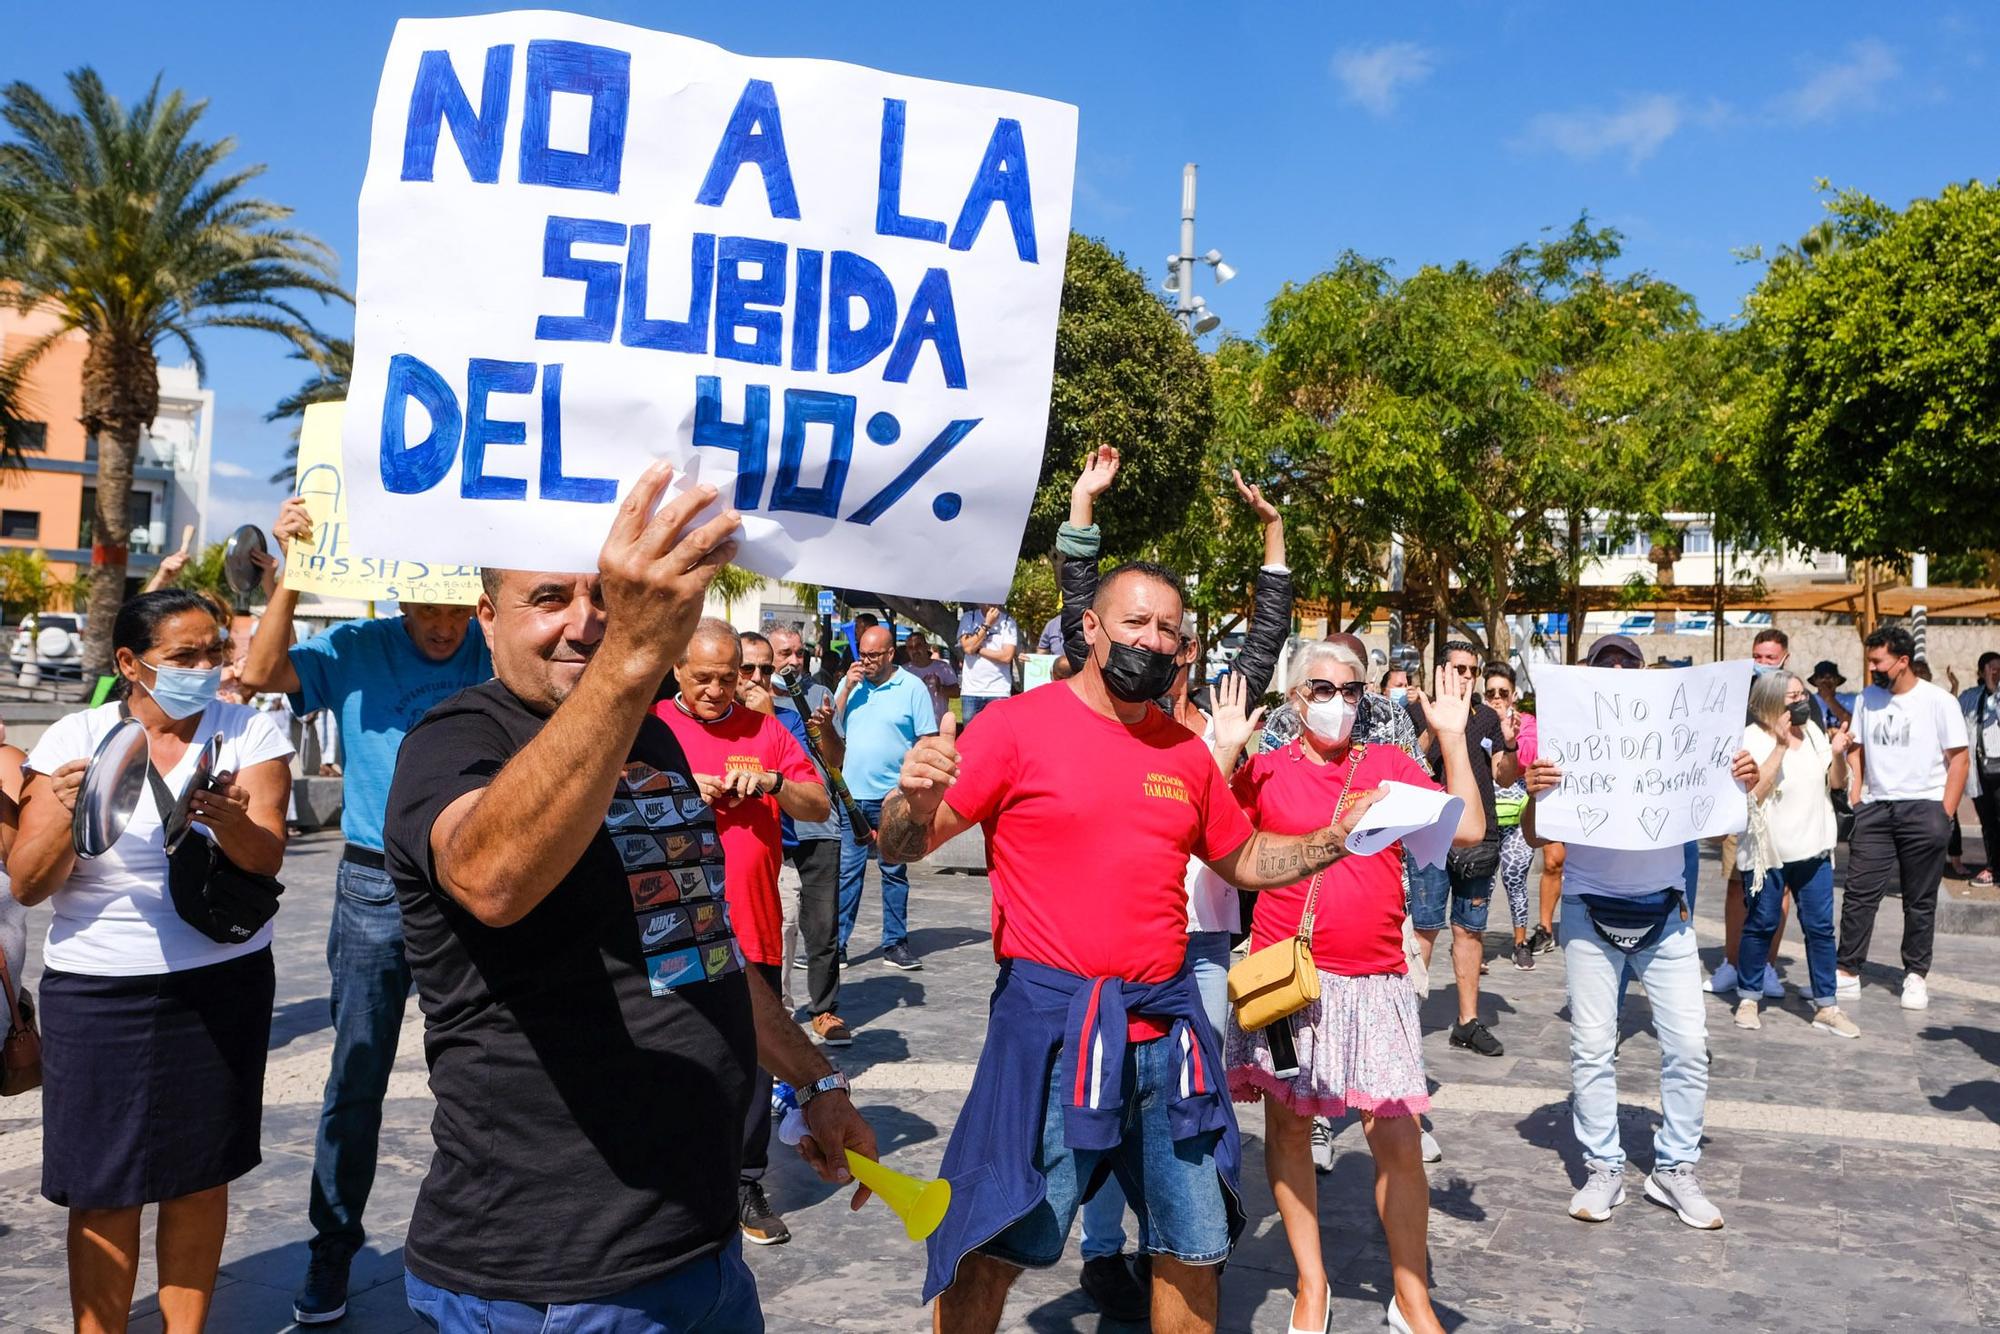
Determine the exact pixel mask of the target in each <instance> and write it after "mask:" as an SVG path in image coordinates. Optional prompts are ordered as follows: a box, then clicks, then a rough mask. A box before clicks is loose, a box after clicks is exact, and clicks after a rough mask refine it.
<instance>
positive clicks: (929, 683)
mask: <svg viewBox="0 0 2000 1334" xmlns="http://www.w3.org/2000/svg"><path fill="white" fill-rule="evenodd" d="M903 670H904V671H906V672H908V673H909V674H910V675H911V676H914V677H916V678H917V679H918V680H919V681H922V682H923V683H924V689H926V690H928V691H930V692H931V707H932V708H933V709H936V710H937V716H938V721H939V722H943V721H944V716H945V715H946V714H947V713H950V712H951V701H950V700H949V699H947V698H946V697H945V693H944V692H945V691H947V690H949V689H951V688H952V687H953V686H955V685H957V684H958V673H957V672H955V671H953V670H952V669H951V664H950V663H948V662H946V661H945V660H944V659H943V658H932V659H931V660H930V661H929V662H927V663H925V664H924V665H923V666H921V667H919V666H917V665H916V664H915V663H913V662H911V663H905V664H903Z"/></svg>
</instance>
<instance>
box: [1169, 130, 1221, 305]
mask: <svg viewBox="0 0 2000 1334" xmlns="http://www.w3.org/2000/svg"><path fill="white" fill-rule="evenodd" d="M1194 173H1195V167H1194V163H1192V162H1190V163H1188V164H1187V165H1186V166H1185V167H1182V168H1181V248H1180V250H1179V251H1178V252H1177V253H1175V254H1172V255H1168V256H1167V280H1166V281H1165V282H1164V283H1162V284H1161V287H1162V288H1163V289H1164V290H1165V291H1168V292H1171V293H1173V294H1174V296H1175V298H1176V300H1175V302H1174V318H1175V319H1177V320H1179V321H1180V322H1181V328H1183V329H1186V330H1187V331H1188V332H1189V333H1191V334H1194V335H1196V336H1197V337H1199V336H1200V335H1202V334H1205V333H1207V332H1209V331H1210V330H1212V329H1215V328H1218V327H1220V325H1221V324H1222V317H1221V316H1220V315H1217V314H1216V313H1215V312H1214V311H1212V310H1210V309H1209V308H1208V303H1207V302H1206V301H1204V300H1202V299H1201V298H1200V297H1198V296H1196V295H1195V294H1194V266H1195V265H1196V264H1197V263H1201V264H1206V265H1208V267H1209V268H1210V269H1212V270H1214V272H1215V281H1216V282H1217V283H1226V282H1228V281H1229V280H1230V279H1231V278H1234V277H1235V276H1236V270H1235V269H1234V268H1232V267H1231V266H1229V265H1228V264H1225V263H1223V262H1222V252H1221V251H1220V250H1210V251H1208V252H1207V253H1205V254H1196V253H1195V248H1194Z"/></svg>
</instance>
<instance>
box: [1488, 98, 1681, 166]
mask: <svg viewBox="0 0 2000 1334" xmlns="http://www.w3.org/2000/svg"><path fill="white" fill-rule="evenodd" d="M1684 119H1685V113H1684V111H1683V109H1682V107H1681V103H1680V99H1679V98H1676V97H1672V96H1669V95H1668V94H1666V93H1650V94H1647V95H1645V96H1643V97H1628V98H1626V99H1625V101H1624V102H1623V103H1621V104H1620V105H1619V107H1618V108H1617V110H1615V111H1593V110H1581V111H1544V112H1542V113H1541V114H1540V115H1538V116H1535V117H1533V118H1532V119H1530V120H1529V121H1528V125H1527V128H1526V129H1525V130H1523V131H1522V133H1521V135H1520V137H1519V138H1518V139H1517V140H1515V146H1516V147H1517V148H1523V149H1529V150H1538V149H1553V150H1554V151H1555V152H1558V153H1561V154H1563V155H1564V156H1565V157H1572V158H1576V159H1578V160H1579V161H1589V160H1590V159H1592V158H1598V157H1602V156H1604V155H1605V154H1607V153H1622V154H1624V155H1625V161H1626V165H1628V166H1634V167H1636V166H1638V165H1639V164H1640V163H1641V162H1644V161H1645V160H1646V159H1647V158H1649V157H1651V156H1652V155H1653V154H1654V153H1655V152H1657V151H1658V150H1659V147H1660V145H1661V144H1664V143H1665V142H1666V141H1667V140H1669V139H1671V138H1673V136H1674V133H1675V131H1677V130H1679V129H1680V128H1681V124H1682V122H1683V120H1684Z"/></svg>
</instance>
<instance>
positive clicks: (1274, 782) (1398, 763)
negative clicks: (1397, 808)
mask: <svg viewBox="0 0 2000 1334" xmlns="http://www.w3.org/2000/svg"><path fill="white" fill-rule="evenodd" d="M1362 671H1363V668H1362V663H1361V659H1360V658H1359V657H1357V656H1356V655H1355V653H1354V652H1353V650H1351V649H1349V648H1348V647H1347V646H1346V645H1344V644H1335V643H1328V642H1325V641H1320V642H1317V643H1310V644H1306V645H1304V646H1303V647H1301V648H1300V649H1299V650H1298V652H1297V653H1296V654H1295V655H1294V656H1293V658H1292V663H1291V667H1290V670H1289V672H1288V673H1287V684H1288V687H1289V688H1288V689H1287V691H1286V697H1287V699H1288V700H1290V701H1291V702H1292V703H1293V704H1294V705H1295V706H1296V707H1297V709H1298V712H1299V716H1300V719H1301V721H1302V722H1303V725H1304V730H1303V734H1302V735H1301V736H1299V737H1298V738H1297V739H1296V740H1294V741H1292V742H1290V743H1288V744H1286V745H1284V746H1282V747H1280V748H1279V749H1277V750H1271V751H1265V752H1264V753H1262V754H1260V755H1258V756H1257V757H1256V758H1255V759H1253V760H1251V761H1250V763H1249V764H1247V765H1245V766H1244V767H1243V768H1242V769H1241V770H1239V771H1238V773H1237V775H1236V778H1235V781H1234V783H1233V785H1232V786H1233V788H1234V790H1235V792H1236V797H1237V800H1239V801H1240V802H1242V804H1243V808H1244V810H1245V811H1246V812H1247V813H1248V814H1249V816H1250V819H1251V822H1252V823H1253V824H1255V825H1256V826H1257V827H1258V828H1259V829H1268V830H1271V831H1272V832H1274V833H1284V832H1292V831H1305V830H1311V829H1317V828H1321V827H1323V826H1324V825H1325V823H1326V821H1327V819H1328V818H1330V817H1331V816H1332V815H1333V814H1334V812H1335V811H1336V809H1337V808H1339V807H1341V806H1344V805H1345V804H1346V803H1347V802H1348V801H1350V800H1351V799H1352V798H1353V797H1355V796H1357V795H1359V794H1360V793H1363V792H1367V791H1369V790H1371V789H1373V788H1375V787H1377V786H1379V785H1380V784H1382V783H1384V782H1388V781H1392V780H1393V781H1395V782H1399V783H1408V784H1410V785H1412V786H1415V787H1424V788H1429V789H1431V790H1433V791H1435V790H1436V789H1437V786H1438V785H1437V784H1436V783H1434V782H1432V781H1431V778H1430V776H1429V775H1428V774H1426V773H1425V772H1424V769H1423V767H1422V766H1421V765H1419V764H1418V763H1417V762H1416V761H1415V760H1413V759H1411V758H1410V757H1409V756H1408V755H1407V754H1405V753H1404V752H1403V751H1401V750H1400V749H1398V748H1396V747H1394V746H1387V745H1373V746H1371V745H1368V744H1366V743H1365V742H1356V741H1355V739H1354V736H1353V733H1354V720H1355V716H1356V713H1357V712H1358V710H1359V708H1360V706H1361V701H1362V696H1363V693H1364V691H1365V690H1366V685H1365V683H1364V682H1363V679H1362ZM1472 688H1473V678H1472V677H1463V676H1458V675H1455V674H1451V673H1447V672H1442V671H1441V672H1439V673H1438V680H1437V691H1436V693H1435V694H1434V695H1432V696H1431V697H1429V698H1427V699H1425V700H1424V702H1423V708H1424V714H1425V720H1426V723H1427V725H1428V726H1429V728H1430V730H1431V732H1432V733H1433V734H1434V735H1435V736H1436V737H1437V738H1438V743H1439V747H1440V749H1441V751H1442V752H1443V758H1444V769H1445V788H1446V790H1447V791H1449V792H1450V793H1451V794H1452V795H1453V796H1455V797H1457V798H1459V800H1460V802H1461V803H1462V805H1461V809H1460V815H1459V819H1458V825H1457V828H1456V829H1454V830H1453V833H1452V842H1453V844H1454V845H1456V846H1459V847H1470V846H1472V845H1474V844H1477V843H1479V842H1480V841H1481V840H1482V839H1483V838H1484V837H1485V833H1486V814H1485V805H1484V803H1483V802H1482V801H1481V799H1480V793H1479V789H1478V786H1477V782H1476V780H1475V779H1474V778H1473V774H1472V765H1471V761H1470V759H1469V758H1468V757H1467V754H1466V748H1465V725H1466V719H1467V717H1468V715H1469V713H1470V706H1471V695H1472ZM1401 866H1402V848H1401V846H1400V845H1399V844H1391V845H1390V846H1389V847H1387V848H1384V849H1382V850H1381V851H1379V852H1376V853H1373V854H1371V855H1369V856H1365V857H1364V856H1356V855H1352V854H1349V855H1347V856H1343V857H1341V858H1340V859H1339V860H1337V861H1335V862H1334V863H1333V864H1332V865H1331V866H1329V867H1327V868H1326V870H1325V871H1324V872H1322V873H1321V874H1320V875H1319V876H1318V877H1315V880H1316V881H1317V892H1316V893H1313V882H1312V881H1307V880H1301V881H1299V882H1298V883H1296V884H1292V885H1287V886H1285V887H1284V888H1282V889H1267V890H1264V891H1263V892H1262V893H1261V894H1259V895H1258V896H1257V907H1256V911H1255V913H1254V914H1253V917H1252V922H1251V929H1250V947H1251V948H1252V949H1253V950H1257V949H1262V948H1264V947H1266V946H1268V945H1272V944H1276V943H1278V942H1280V941H1283V940H1286V939H1288V938H1290V937H1292V936H1294V935H1296V934H1297V933H1298V930H1299V924H1300V921H1301V920H1302V918H1303V917H1304V914H1305V905H1306V899H1307V896H1308V894H1309V893H1313V902H1314V909H1313V914H1314V925H1313V932H1312V950H1313V962H1314V965H1315V967H1316V968H1317V969H1318V972H1319V985H1320V997H1319V999H1318V1000H1317V1001H1315V1002H1313V1003H1312V1004H1310V1005H1308V1006H1307V1007H1306V1008H1305V1009H1303V1010H1301V1011H1299V1012H1298V1013H1297V1014H1295V1015H1293V1016H1292V1017H1291V1018H1290V1019H1289V1020H1285V1021H1282V1022H1286V1023H1288V1024H1290V1026H1291V1029H1292V1037H1293V1043H1294V1046H1295V1047H1296V1048H1297V1073H1296V1074H1290V1075H1286V1074H1280V1073H1279V1068H1278V1066H1277V1065H1276V1064H1275V1063H1274V1062H1273V1059H1272V1055H1271V1049H1270V1044H1269V1041H1268V1039H1267V1036H1266V1033H1265V1031H1264V1030H1257V1031H1255V1032H1245V1031H1244V1030H1243V1029H1242V1027H1241V1026H1240V1025H1238V1024H1237V1023H1236V1021H1235V1017H1234V1015H1232V1016H1231V1019H1230V1024H1229V1032H1228V1045H1227V1064H1228V1066H1229V1088H1230V1092H1231V1094H1232V1095H1233V1096H1234V1097H1235V1098H1236V1099H1237V1101H1239V1102H1254V1101H1257V1100H1259V1099H1262V1101H1263V1103H1264V1129H1265V1139H1264V1165H1265V1170H1266V1171H1267V1172H1268V1173H1269V1175H1270V1180H1271V1193H1272V1195H1273V1196H1274V1197H1275V1198H1276V1200H1277V1203H1278V1214H1279V1217H1280V1218H1281V1219H1282V1220H1283V1222H1284V1225H1285V1237H1286V1240H1287V1241H1288V1242H1290V1244H1291V1248H1292V1258H1293V1260H1294V1262H1295V1263H1296V1264H1297V1266H1298V1274H1299V1278H1298V1295H1297V1298H1296V1299H1295V1300H1294V1302H1293V1304H1292V1314H1291V1320H1290V1326H1291V1330H1292V1331H1293V1334H1312V1332H1313V1331H1322V1330H1324V1329H1326V1328H1327V1325H1328V1320H1329V1315H1328V1303H1327V1275H1326V1265H1325V1261H1324V1259H1323V1257H1322V1256H1321V1253H1320V1237H1319V1211H1318V1182H1317V1178H1316V1176H1315V1174H1314V1172H1313V1162H1312V1119H1313V1118H1314V1117H1315V1116H1327V1117H1340V1116H1344V1115H1345V1114H1346V1113H1347V1112H1349V1111H1350V1110H1352V1111H1355V1112H1358V1113H1359V1114H1360V1116H1361V1128H1362V1132H1363V1134H1364V1135H1365V1136H1366V1137H1367V1140H1368V1147H1369V1151H1370V1152H1371V1153H1372V1154H1373V1155H1374V1158H1375V1176H1376V1181H1377V1190H1376V1199H1377V1201H1378V1207H1379V1209H1380V1212H1381V1217H1382V1230H1383V1232H1384V1233H1386V1234H1387V1236H1388V1241H1389V1263H1390V1267H1391V1269H1392V1270H1393V1272H1394V1288H1393V1291H1394V1294H1395V1295H1394V1297H1393V1298H1392V1299H1391V1300H1390V1302H1389V1307H1388V1312H1387V1322H1388V1324H1389V1326H1390V1328H1392V1329H1398V1330H1425V1331H1435V1330H1441V1329H1442V1328H1443V1327H1442V1326H1441V1325H1440V1324H1439V1323H1438V1320H1437V1316H1436V1315H1435V1313H1433V1312H1432V1310H1431V1304H1430V1291H1429V1284H1428V1281H1427V1277H1426V1248H1427V1236H1428V1232H1429V1211H1430V1187H1429V1183H1428V1182H1427V1181H1426V1180H1425V1178H1424V1165H1423V1156H1422V1149H1421V1147H1420V1133H1421V1132H1420V1130H1419V1127H1418V1124H1417V1118H1418V1117H1419V1116H1420V1115H1422V1114H1423V1113H1424V1112H1427V1111H1429V1110H1430V1096H1429V1092H1428V1086H1427V1085H1426V1084H1425V1082H1424V1063H1423V1048H1422V1037H1421V1034H1420V1032H1419V1030H1418V1027H1417V997H1416V992H1415V991H1414V990H1413V989H1412V988H1411V986H1410V983H1409V978H1408V965H1407V964H1406V963H1405V961H1404V954H1403V916H1404V911H1405V909H1404V904H1403V880H1402V872H1401Z"/></svg>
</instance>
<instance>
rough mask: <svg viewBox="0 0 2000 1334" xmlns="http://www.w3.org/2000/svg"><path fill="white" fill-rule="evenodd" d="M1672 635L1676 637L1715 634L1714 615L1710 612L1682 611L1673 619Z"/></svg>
mask: <svg viewBox="0 0 2000 1334" xmlns="http://www.w3.org/2000/svg"><path fill="white" fill-rule="evenodd" d="M1674 633H1675V634H1677V635H1712V634H1714V633H1715V613H1714V612H1711V611H1684V612H1682V613H1680V615H1678V616H1676V617H1675V618H1674Z"/></svg>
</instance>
